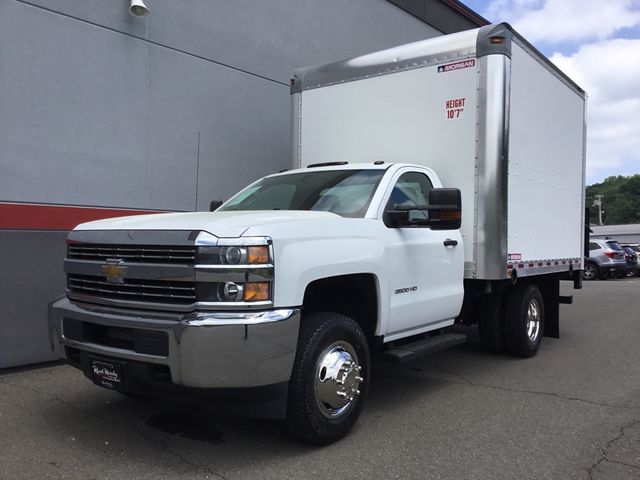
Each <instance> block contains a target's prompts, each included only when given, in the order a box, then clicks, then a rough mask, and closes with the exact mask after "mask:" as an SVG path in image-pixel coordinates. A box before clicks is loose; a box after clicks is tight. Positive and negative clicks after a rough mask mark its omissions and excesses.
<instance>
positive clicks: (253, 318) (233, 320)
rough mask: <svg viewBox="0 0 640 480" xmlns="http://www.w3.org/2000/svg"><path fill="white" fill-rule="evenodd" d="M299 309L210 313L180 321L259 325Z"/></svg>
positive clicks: (209, 324) (287, 316)
mask: <svg viewBox="0 0 640 480" xmlns="http://www.w3.org/2000/svg"><path fill="white" fill-rule="evenodd" d="M299 312H300V310H299V309H283V310H269V311H266V312H250V313H247V312H242V313H229V312H220V313H210V314H202V313H199V314H197V315H196V318H194V319H189V318H188V317H186V318H185V319H184V320H183V322H182V323H184V324H186V325H189V326H196V327H207V326H220V325H238V324H240V325H259V324H262V323H273V322H282V321H285V320H289V318H291V317H292V316H293V315H297V314H298V313H299Z"/></svg>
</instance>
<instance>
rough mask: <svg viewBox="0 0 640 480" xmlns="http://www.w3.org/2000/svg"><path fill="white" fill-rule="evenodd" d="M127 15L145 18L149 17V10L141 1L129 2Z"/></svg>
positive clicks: (132, 0)
mask: <svg viewBox="0 0 640 480" xmlns="http://www.w3.org/2000/svg"><path fill="white" fill-rule="evenodd" d="M129 13H130V14H131V15H133V16H134V17H146V16H147V15H149V9H148V8H147V6H146V5H145V4H144V2H143V1H142V0H131V6H130V7H129Z"/></svg>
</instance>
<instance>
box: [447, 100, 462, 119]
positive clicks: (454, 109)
mask: <svg viewBox="0 0 640 480" xmlns="http://www.w3.org/2000/svg"><path fill="white" fill-rule="evenodd" d="M466 100H467V99H466V98H465V97H460V98H450V99H449V100H445V102H444V108H445V112H446V114H447V120H455V119H456V118H464V104H465V102H466Z"/></svg>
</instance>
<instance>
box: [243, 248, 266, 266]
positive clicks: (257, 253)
mask: <svg viewBox="0 0 640 480" xmlns="http://www.w3.org/2000/svg"><path fill="white" fill-rule="evenodd" d="M247 263H248V264H264V263H269V247H268V246H267V245H262V246H260V247H249V248H247Z"/></svg>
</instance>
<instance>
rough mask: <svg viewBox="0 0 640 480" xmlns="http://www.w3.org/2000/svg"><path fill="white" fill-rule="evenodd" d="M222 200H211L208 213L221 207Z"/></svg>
mask: <svg viewBox="0 0 640 480" xmlns="http://www.w3.org/2000/svg"><path fill="white" fill-rule="evenodd" d="M222 203H223V202H222V200H213V201H212V202H211V203H210V204H209V211H210V212H215V211H216V210H217V209H219V208H220V207H221V206H222Z"/></svg>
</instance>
